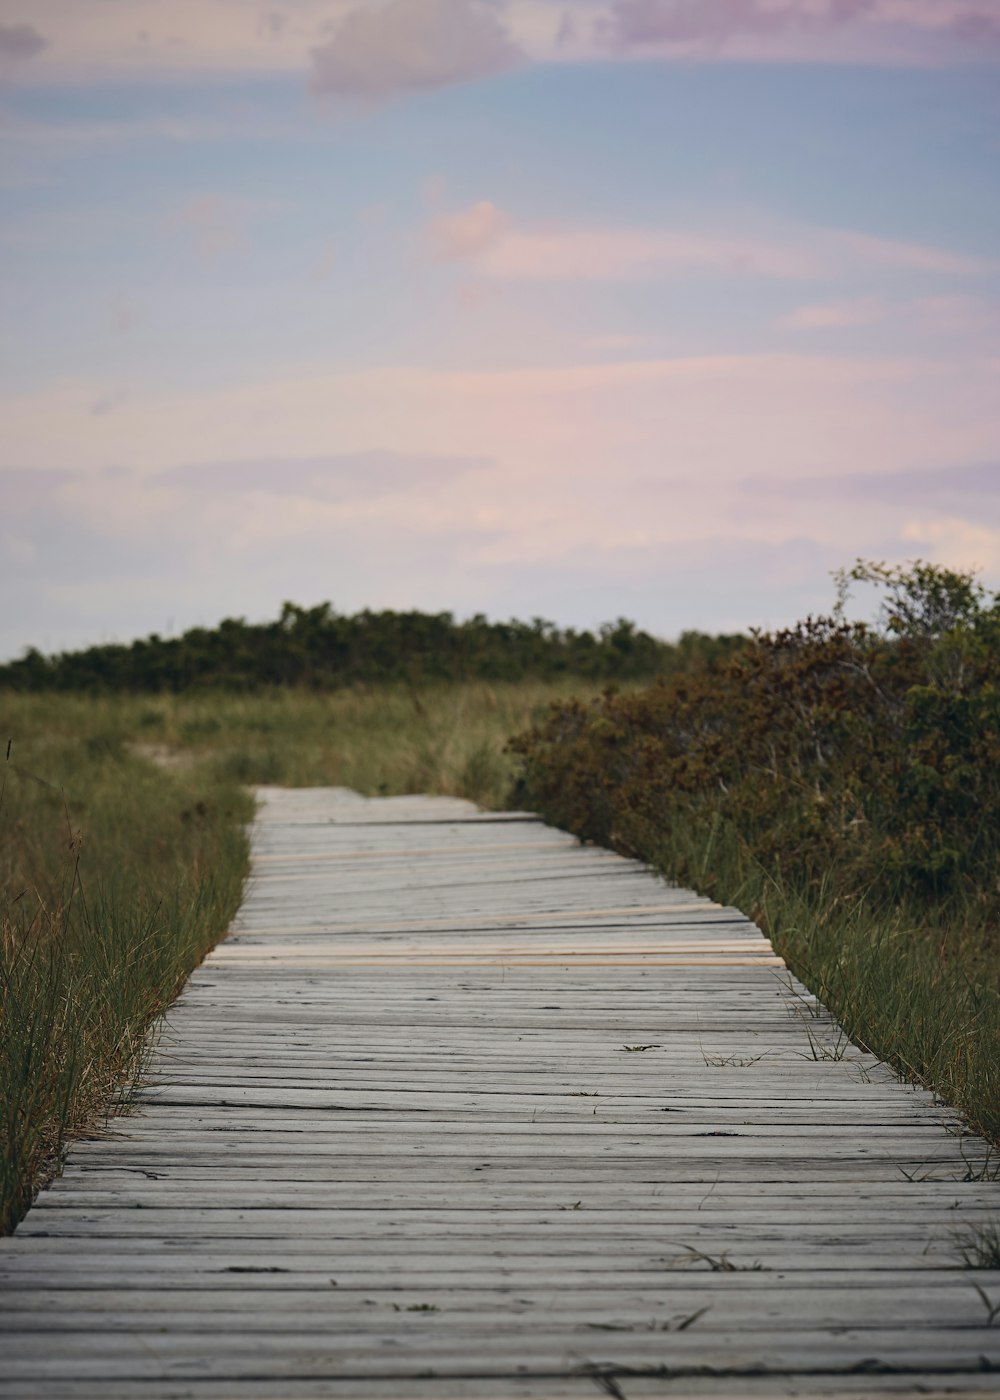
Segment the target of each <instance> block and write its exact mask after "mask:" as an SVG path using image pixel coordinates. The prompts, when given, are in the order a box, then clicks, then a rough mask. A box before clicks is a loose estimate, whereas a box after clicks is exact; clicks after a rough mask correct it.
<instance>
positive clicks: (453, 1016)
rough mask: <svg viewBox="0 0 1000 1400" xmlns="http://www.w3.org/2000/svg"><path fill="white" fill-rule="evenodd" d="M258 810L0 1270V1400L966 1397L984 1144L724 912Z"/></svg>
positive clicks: (294, 800) (307, 810)
mask: <svg viewBox="0 0 1000 1400" xmlns="http://www.w3.org/2000/svg"><path fill="white" fill-rule="evenodd" d="M261 798H262V804H263V805H262V809H261V813H260V817H259V820H258V822H257V824H256V826H255V829H254V862H255V864H254V876H253V879H252V881H251V885H250V888H249V891H248V895H247V899H246V901H245V903H244V906H243V908H242V909H241V911H240V913H239V915H238V917H237V919H236V921H235V923H234V931H233V934H232V936H231V937H230V939H229V940H228V941H227V942H225V943H224V944H223V945H221V946H220V948H219V949H218V950H217V951H216V952H215V953H214V954H213V955H212V956H211V957H210V958H209V959H208V960H207V961H206V963H205V964H204V966H203V967H202V968H201V969H200V970H199V971H198V973H197V974H196V975H195V977H194V978H193V979H192V982H191V984H190V986H189V988H188V990H187V991H186V993H185V994H184V996H183V997H182V998H181V1000H180V1001H179V1003H178V1004H177V1005H176V1006H175V1007H174V1008H172V1010H171V1012H170V1014H169V1016H168V1017H167V1019H166V1021H165V1022H164V1024H163V1026H162V1027H161V1030H160V1033H159V1036H158V1045H157V1049H156V1052H155V1055H154V1059H153V1063H152V1066H151V1070H150V1074H149V1077H148V1082H147V1084H146V1086H145V1088H144V1089H143V1091H142V1093H141V1095H140V1099H139V1112H138V1113H137V1114H136V1115H135V1116H130V1117H126V1118H121V1119H117V1120H115V1121H114V1122H113V1123H112V1124H110V1125H109V1128H108V1131H107V1133H106V1134H105V1135H103V1136H101V1137H100V1138H97V1139H94V1140H91V1141H87V1142H81V1143H78V1144H77V1145H76V1147H75V1148H74V1150H73V1153H72V1154H71V1159H70V1164H69V1167H68V1169H67V1171H66V1174H65V1175H64V1177H63V1178H62V1179H61V1180H60V1181H58V1182H56V1183H55V1184H54V1185H53V1186H52V1187H51V1188H50V1189H49V1190H48V1191H47V1192H46V1193H44V1194H43V1196H42V1197H41V1198H40V1200H39V1202H38V1204H37V1205H36V1207H35V1208H34V1210H33V1211H32V1212H30V1213H29V1215H28V1217H27V1218H26V1220H25V1221H24V1222H23V1224H22V1226H21V1227H20V1229H19V1230H18V1231H17V1233H16V1235H15V1236H14V1237H13V1238H12V1239H10V1240H8V1241H4V1242H0V1293H2V1296H3V1299H4V1308H3V1309H0V1353H2V1358H3V1359H2V1363H0V1396H14V1395H16V1396H18V1397H36V1400H43V1397H53V1400H54V1398H55V1397H59V1396H62V1397H64V1398H65V1400H71V1397H74V1398H75V1397H80V1396H82V1395H86V1396H89V1397H94V1396H95V1395H98V1394H99V1395H101V1396H107V1397H109V1400H113V1397H115V1396H128V1397H129V1400H158V1397H167V1396H169V1397H172V1398H175V1400H180V1397H181V1396H184V1397H189V1398H193V1397H199V1396H203V1395H204V1396H209V1395H211V1396H213V1397H215V1400H225V1397H229V1396H240V1397H241V1398H242V1400H253V1398H254V1397H257V1400H278V1398H279V1397H283V1396H284V1397H299V1400H305V1397H306V1396H308V1397H310V1400H319V1397H321V1396H331V1397H337V1396H339V1397H340V1400H347V1397H350V1396H353V1397H355V1400H365V1397H369V1400H388V1397H392V1400H403V1398H404V1397H406V1400H448V1397H454V1398H455V1400H459V1397H461V1400H473V1397H494V1398H495V1400H512V1397H515V1396H523V1397H525V1400H532V1397H536V1400H540V1397H542V1396H544V1397H547V1398H548V1400H558V1398H559V1397H563V1396H574V1397H576V1396H582V1395H591V1394H597V1393H599V1391H600V1390H601V1389H602V1388H603V1389H606V1386H605V1385H604V1378H605V1377H607V1376H610V1377H612V1378H616V1379H615V1380H614V1384H615V1385H617V1386H618V1388H619V1390H620V1391H621V1393H622V1394H627V1395H628V1396H629V1397H630V1400H632V1397H634V1396H640V1395H659V1396H663V1395H666V1394H669V1395H670V1397H671V1400H678V1397H683V1396H685V1395H689V1396H690V1397H692V1400H693V1397H694V1396H696V1395H703V1396H708V1395H711V1396H713V1397H716V1400H718V1397H719V1396H721V1395H727V1396H733V1397H736V1396H743V1395H745V1396H751V1395H760V1396H764V1395H767V1396H775V1395H782V1394H788V1395H792V1394H795V1395H805V1394H815V1395H823V1394H829V1395H832V1394H839V1395H841V1396H848V1395H852V1396H857V1397H859V1400H860V1397H861V1396H872V1395H875V1394H889V1393H892V1394H895V1395H903V1394H907V1393H915V1391H916V1390H917V1389H919V1390H920V1392H921V1393H922V1394H927V1393H933V1390H934V1387H935V1386H938V1385H940V1388H941V1390H942V1391H945V1390H946V1391H947V1393H948V1394H950V1395H955V1394H962V1393H965V1394H970V1395H971V1394H977V1393H984V1392H986V1391H988V1390H990V1389H991V1388H995V1385H992V1386H991V1384H990V1379H991V1378H990V1377H989V1375H988V1373H987V1372H986V1371H984V1369H983V1368H984V1367H994V1366H995V1367H998V1368H1000V1327H990V1326H989V1322H990V1320H991V1317H990V1314H991V1310H992V1308H993V1307H994V1306H995V1305H996V1304H998V1303H1000V1272H992V1273H991V1272H987V1271H976V1272H975V1273H974V1274H973V1273H972V1272H970V1271H969V1270H966V1269H963V1268H962V1267H960V1263H961V1261H960V1256H959V1253H958V1247H957V1244H956V1238H955V1236H956V1232H960V1231H961V1230H963V1229H965V1230H968V1229H969V1228H976V1227H977V1226H980V1225H983V1224H987V1223H988V1222H990V1221H991V1219H993V1218H994V1213H1000V1186H998V1184H997V1182H996V1181H994V1180H991V1179H989V1177H990V1173H991V1164H990V1159H989V1156H988V1153H987V1152H986V1149H985V1145H984V1144H982V1143H981V1142H980V1141H979V1140H978V1139H975V1138H970V1137H967V1136H962V1134H961V1130H960V1125H959V1124H958V1123H957V1122H956V1119H955V1115H954V1114H950V1113H947V1112H945V1111H943V1110H942V1109H940V1108H939V1107H938V1106H937V1105H935V1104H934V1103H933V1101H932V1099H931V1098H930V1096H929V1095H927V1094H924V1093H922V1092H914V1091H913V1090H911V1089H909V1088H907V1087H906V1086H903V1085H901V1084H899V1083H898V1082H897V1081H896V1080H895V1078H894V1076H893V1075H892V1074H891V1073H889V1072H888V1071H887V1070H886V1069H885V1067H884V1066H880V1065H878V1063H877V1062H876V1061H875V1060H874V1059H873V1057H872V1056H870V1055H867V1054H865V1053H863V1052H861V1051H859V1050H857V1049H856V1048H855V1047H852V1046H850V1045H848V1044H847V1043H846V1041H845V1040H844V1038H843V1036H842V1035H841V1033H840V1031H839V1029H838V1027H837V1026H836V1024H835V1023H834V1022H833V1021H832V1019H831V1018H830V1017H829V1016H828V1015H827V1014H826V1013H825V1012H824V1011H823V1009H822V1008H821V1007H819V1006H818V1005H817V1004H816V1001H815V999H814V998H813V997H812V996H810V994H809V993H808V992H807V991H806V990H805V988H803V987H802V986H801V985H800V984H799V983H797V982H796V981H795V980H794V979H793V978H791V977H789V976H788V974H787V971H786V970H785V969H784V966H783V964H782V963H781V961H780V959H778V958H777V957H776V956H775V955H774V953H773V950H772V949H771V946H770V944H768V943H767V941H766V940H765V939H764V938H762V936H761V935H760V933H759V931H758V930H757V929H756V928H755V927H754V926H753V925H752V924H751V923H750V922H749V921H748V920H747V919H746V918H745V917H744V916H743V915H742V914H741V913H740V912H739V911H738V910H734V909H730V908H726V907H724V906H720V905H718V904H715V903H713V902H712V901H710V900H706V899H703V898H701V897H699V896H696V895H693V894H691V893H690V892H688V891H683V890H677V889H673V888H670V887H668V886H666V885H664V884H663V882H661V881H659V880H658V879H656V878H655V877H654V876H652V875H651V874H650V873H649V872H648V871H646V870H644V869H643V867H642V866H641V865H639V864H638V863H637V862H635V861H630V860H625V859H623V858H621V857H617V856H614V855H612V854H611V853H609V852H606V851H601V850H595V849H586V848H582V847H580V846H578V845H577V844H576V843H575V842H574V841H573V840H572V839H571V838H569V837H568V836H566V835H565V834H564V833H562V832H557V831H554V830H552V829H550V828H547V827H545V826H544V825H542V824H541V823H539V822H538V820H537V819H536V818H534V817H533V816H531V814H517V813H514V814H499V815H497V814H491V813H480V812H477V811H476V810H475V809H474V808H472V807H471V806H470V805H469V804H468V803H464V802H461V801H458V800H456V799H427V798H419V797H404V798H391V799H366V798H361V797H359V796H358V795H357V794H354V793H349V792H346V791H344V790H342V789H326V790H323V789H316V790H307V791H301V792H293V791H284V790H280V789H264V790H261ZM415 828H418V829H417V830H415ZM949 1130H950V1131H949ZM758 1266H759V1267H758ZM681 1324H685V1325H684V1326H682V1325H681ZM430 1372H433V1373H434V1377H433V1379H431V1378H430ZM995 1379H996V1378H995V1376H994V1377H993V1378H992V1381H993V1382H994V1383H995Z"/></svg>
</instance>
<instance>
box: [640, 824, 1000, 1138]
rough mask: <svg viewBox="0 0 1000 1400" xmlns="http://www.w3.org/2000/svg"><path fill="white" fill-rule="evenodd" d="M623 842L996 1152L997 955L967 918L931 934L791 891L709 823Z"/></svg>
mask: <svg viewBox="0 0 1000 1400" xmlns="http://www.w3.org/2000/svg"><path fill="white" fill-rule="evenodd" d="M630 835H631V839H630V840H629V841H628V842H627V844H628V845H629V846H630V847H636V846H638V847H639V848H640V849H641V854H642V855H643V857H644V858H645V859H647V860H649V861H650V862H651V863H652V864H654V865H655V866H656V867H657V868H658V869H660V870H661V871H662V872H663V873H664V874H665V875H666V876H667V877H668V878H673V879H677V880H679V881H680V882H682V883H684V884H686V885H690V886H692V887H694V888H696V889H698V890H699V891H700V892H701V893H704V894H708V895H710V896H711V897H712V898H713V899H717V900H719V901H720V902H722V903H725V904H730V905H733V906H735V907H736V908H738V909H741V910H743V911H744V912H745V913H746V914H748V915H750V917H751V918H753V919H754V920H755V921H756V922H757V923H758V924H759V925H760V927H761V928H762V929H763V930H764V932H765V933H766V934H767V935H768V937H769V938H770V939H771V940H772V942H773V943H774V946H775V948H776V950H777V951H778V952H779V953H780V954H781V956H782V957H783V958H784V959H785V960H786V962H787V963H788V964H789V967H790V968H791V969H792V971H793V972H794V973H795V974H796V976H798V977H799V978H800V979H801V981H803V982H804V983H805V984H806V986H807V987H808V988H809V989H810V991H812V992H813V993H814V994H815V995H816V996H817V997H818V998H819V1000H820V1001H821V1002H822V1003H823V1005H824V1006H826V1007H828V1008H829V1009H830V1010H831V1011H832V1012H833V1014H834V1015H835V1016H836V1017H837V1019H838V1020H839V1021H840V1022H841V1024H842V1025H843V1027H844V1029H845V1031H846V1033H847V1035H848V1036H849V1037H850V1039H851V1040H852V1041H854V1042H855V1043H856V1044H858V1045H861V1046H863V1047H864V1048H865V1049H868V1050H870V1051H872V1052H873V1053H874V1054H876V1055H878V1056H879V1058H880V1059H883V1060H885V1061H886V1062H887V1063H889V1064H890V1065H892V1066H893V1067H894V1068H895V1069H896V1070H897V1071H898V1073H899V1074H900V1076H901V1077H903V1078H906V1079H910V1080H912V1081H914V1082H916V1083H920V1084H923V1085H926V1086H927V1087H929V1088H931V1089H933V1090H935V1091H936V1092H937V1093H938V1094H939V1095H940V1097H941V1098H942V1099H943V1100H945V1101H946V1102H948V1103H951V1104H953V1105H955V1106H956V1107H957V1108H958V1109H960V1110H961V1112H963V1113H964V1114H965V1116H966V1117H967V1118H968V1119H969V1121H970V1123H971V1124H972V1126H973V1127H974V1128H975V1129H976V1130H977V1131H979V1132H982V1133H984V1134H985V1135H986V1136H987V1137H990V1138H992V1139H993V1140H994V1141H996V1140H1000V996H998V994H997V987H998V985H1000V948H998V947H997V945H996V943H995V941H992V940H990V939H989V938H986V937H984V934H983V929H982V926H981V922H980V920H979V918H978V913H975V914H974V915H973V916H972V917H971V918H970V919H968V920H967V921H966V920H963V918H962V917H961V912H960V911H958V910H956V909H955V908H954V907H952V908H951V909H950V911H949V916H950V917H948V918H947V919H946V920H945V921H944V922H942V921H941V920H940V919H939V918H937V919H936V918H935V917H934V913H935V911H934V910H933V908H932V907H930V906H924V907H918V906H917V905H916V904H915V903H906V902H903V903H899V902H896V901H880V900H879V899H878V897H877V896H876V895H875V894H869V895H858V896H855V897H854V898H852V899H844V898H840V897H838V896H837V895H836V894H834V893H833V891H832V890H829V889H823V888H806V889H802V888H800V887H797V886H795V885H793V884H791V883H790V882H787V881H785V880H783V879H782V878H781V877H780V875H778V874H777V873H776V872H774V871H773V870H768V869H765V868H764V867H763V866H762V865H761V864H760V863H759V862H758V861H757V860H755V859H754V858H753V857H752V856H751V855H749V854H748V852H747V850H746V845H745V843H744V842H743V841H742V840H741V838H740V835H739V833H738V832H737V831H735V830H733V829H731V828H729V827H727V826H726V825H725V824H721V823H718V822H711V821H709V820H703V821H701V822H698V821H695V820H692V821H691V822H689V823H687V824H684V823H676V824H675V825H674V826H673V828H672V830H671V831H670V833H669V834H666V833H664V832H663V831H655V830H650V829H649V828H646V829H645V830H644V831H643V832H641V833H640V832H639V831H633V832H632V833H630ZM843 1048H846V1047H843ZM825 1053H831V1052H825ZM832 1053H833V1054H836V1053H838V1052H836V1051H835V1052H832ZM824 1057H825V1054H824Z"/></svg>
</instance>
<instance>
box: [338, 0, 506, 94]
mask: <svg viewBox="0 0 1000 1400" xmlns="http://www.w3.org/2000/svg"><path fill="white" fill-rule="evenodd" d="M522 57H523V55H522V53H521V50H520V49H519V48H518V47H517V46H516V45H515V43H514V42H513V40H512V39H511V38H510V36H509V35H508V34H507V32H506V30H505V29H504V28H503V26H502V25H501V23H500V21H499V19H498V18H497V16H496V14H495V13H494V12H493V10H491V9H490V8H488V7H487V6H486V5H485V4H483V3H481V0H382V2H381V3H377V4H372V3H366V4H360V5H358V6H357V8H356V9H353V10H352V11H351V12H350V13H349V14H348V15H347V17H346V18H345V19H344V20H343V22H342V23H341V25H340V26H339V28H338V29H337V31H336V33H335V34H334V36H333V38H332V39H330V40H329V42H328V43H325V44H321V45H319V46H317V47H316V48H314V49H313V50H312V60H313V73H312V86H313V88H314V90H315V91H316V92H319V93H324V94H330V95H334V96H341V97H355V98H370V99H374V100H384V99H386V98H390V97H395V96H397V95H399V94H402V93H412V92H426V91H429V90H432V89H434V88H441V87H448V86H450V85H451V84H453V83H463V82H469V81H471V80H472V79H474V78H484V77H488V76H490V75H491V74H494V73H500V72H502V71H504V70H505V69H507V68H512V67H514V66H515V65H516V64H517V63H519V62H520V61H521V60H522Z"/></svg>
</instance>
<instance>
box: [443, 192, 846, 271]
mask: <svg viewBox="0 0 1000 1400" xmlns="http://www.w3.org/2000/svg"><path fill="white" fill-rule="evenodd" d="M488 208H489V209H490V210H492V209H493V206H492V205H490V206H488ZM475 209H482V207H481V206H474V208H473V210H467V211H465V212H464V213H463V214H461V215H453V216H451V218H452V220H454V221H455V222H454V224H453V225H452V227H453V228H454V229H455V230H456V232H457V231H460V230H467V231H468V235H469V236H468V237H467V238H466V240H465V241H464V245H463V242H462V240H460V239H459V238H458V237H455V238H454V239H453V241H452V245H451V246H452V249H453V251H452V256H454V257H461V256H464V257H467V258H474V259H475V261H476V263H477V266H478V268H479V270H480V271H481V272H483V273H485V274H486V275H487V276H490V277H498V278H507V279H512V280H515V279H516V280H523V281H548V280H552V281H567V280H569V281H629V280H640V279H646V278H651V277H664V276H670V275H671V274H673V273H676V272H679V271H682V270H687V271H690V270H701V271H709V272H718V273H723V274H726V273H730V274H731V273H739V274H747V275H751V276H753V275H756V276H761V277H792V278H800V277H809V276H813V275H815V274H816V273H817V272H818V271H819V265H818V264H817V262H816V260H815V259H814V257H813V256H812V255H811V254H810V253H809V252H806V251H803V250H801V249H798V248H795V247H792V246H786V245H781V244H775V243H768V242H766V241H756V240H753V239H740V238H727V237H724V236H720V235H709V234H701V233H690V232H686V231H678V230H670V229H664V230H657V229H638V228H590V229H588V228H575V229H574V228H564V229H530V228H529V229H517V228H514V227H511V226H508V225H506V224H505V223H504V222H502V221H501V220H500V219H498V218H494V217H489V218H488V217H487V214H486V210H485V209H482V212H481V213H480V214H479V215H478V216H475V217H474V211H475ZM441 222H442V221H438V225H440V223H441ZM479 231H481V233H482V235H483V236H482V237H481V238H479V239H476V238H475V237H474V236H473V235H474V233H476V232H479Z"/></svg>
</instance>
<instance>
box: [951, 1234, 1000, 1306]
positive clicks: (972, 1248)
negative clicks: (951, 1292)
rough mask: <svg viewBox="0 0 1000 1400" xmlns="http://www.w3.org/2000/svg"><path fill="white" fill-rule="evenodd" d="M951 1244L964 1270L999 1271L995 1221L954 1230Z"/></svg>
mask: <svg viewBox="0 0 1000 1400" xmlns="http://www.w3.org/2000/svg"><path fill="white" fill-rule="evenodd" d="M952 1242H953V1244H954V1248H955V1253H956V1254H957V1255H958V1257H959V1258H960V1259H961V1261H962V1264H963V1265H964V1267H965V1268H967V1269H1000V1224H998V1223H997V1222H996V1221H990V1222H988V1223H987V1224H984V1225H978V1226H972V1225H967V1226H965V1227H964V1228H963V1229H961V1230H956V1231H955V1232H954V1233H953V1235H952ZM998 1311H1000V1309H998Z"/></svg>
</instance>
